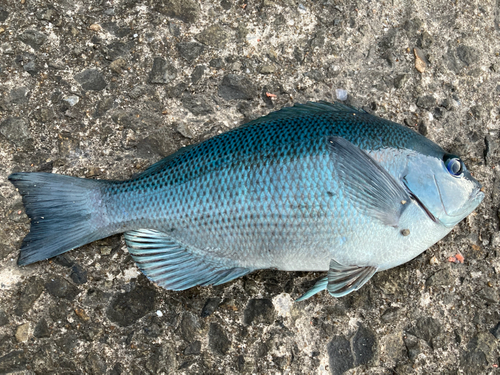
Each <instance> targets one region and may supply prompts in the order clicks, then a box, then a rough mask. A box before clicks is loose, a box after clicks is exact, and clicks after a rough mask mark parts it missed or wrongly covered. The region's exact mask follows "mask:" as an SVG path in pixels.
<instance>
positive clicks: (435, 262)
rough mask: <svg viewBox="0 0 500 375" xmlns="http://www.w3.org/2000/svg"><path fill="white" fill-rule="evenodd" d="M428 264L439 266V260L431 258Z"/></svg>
mask: <svg viewBox="0 0 500 375" xmlns="http://www.w3.org/2000/svg"><path fill="white" fill-rule="evenodd" d="M429 263H430V264H432V265H436V264H439V260H438V258H436V257H435V256H433V257H432V258H431V259H430V260H429Z"/></svg>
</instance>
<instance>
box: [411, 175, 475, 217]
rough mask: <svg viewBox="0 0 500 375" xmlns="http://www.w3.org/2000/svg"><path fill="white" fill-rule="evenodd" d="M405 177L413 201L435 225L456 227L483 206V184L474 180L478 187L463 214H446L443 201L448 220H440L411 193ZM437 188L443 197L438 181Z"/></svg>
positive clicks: (464, 207) (462, 210) (466, 204)
mask: <svg viewBox="0 0 500 375" xmlns="http://www.w3.org/2000/svg"><path fill="white" fill-rule="evenodd" d="M405 177H406V176H405ZM405 177H403V179H402V182H403V185H404V187H405V189H406V191H407V192H408V194H409V195H410V197H411V199H413V200H414V201H415V202H416V203H417V204H418V205H419V206H420V208H422V210H424V212H425V213H426V214H427V216H428V217H429V219H431V220H432V221H433V222H435V223H440V224H442V225H444V226H445V227H454V226H455V225H456V224H458V223H459V222H460V221H462V220H463V219H464V218H466V217H467V216H468V215H469V214H470V213H471V212H472V211H473V210H474V209H475V208H476V207H477V206H479V204H481V202H482V200H483V199H484V192H483V188H482V186H481V184H480V183H479V182H478V181H476V180H474V182H475V184H476V187H475V188H474V189H473V190H472V192H471V193H470V195H469V198H468V199H467V201H466V203H465V204H464V205H463V207H462V209H461V213H460V214H458V215H450V214H448V213H447V212H446V207H445V205H444V203H443V202H442V201H441V203H442V208H443V212H444V213H445V214H446V218H441V219H439V218H438V217H436V216H435V215H434V214H433V213H432V211H431V210H430V209H429V208H428V207H426V206H425V204H424V203H423V202H422V200H420V199H419V197H418V196H417V195H416V194H415V193H413V192H412V191H411V189H410V187H409V186H408V183H407V181H406V178H405ZM436 188H437V189H438V194H439V195H441V192H440V191H439V185H438V183H437V181H436Z"/></svg>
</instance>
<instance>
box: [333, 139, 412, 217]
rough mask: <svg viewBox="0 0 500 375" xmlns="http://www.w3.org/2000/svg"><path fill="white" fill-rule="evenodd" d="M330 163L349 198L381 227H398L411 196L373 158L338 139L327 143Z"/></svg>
mask: <svg viewBox="0 0 500 375" xmlns="http://www.w3.org/2000/svg"><path fill="white" fill-rule="evenodd" d="M327 142H328V149H329V151H330V155H331V160H332V161H333V163H334V164H335V167H336V169H337V170H338V175H339V178H340V180H341V181H342V182H343V184H344V189H345V191H346V192H347V194H349V197H350V198H351V199H352V200H353V201H355V202H356V203H357V204H359V206H360V207H363V208H365V209H366V210H367V211H368V213H369V214H370V215H371V216H373V217H376V218H377V219H379V220H381V221H382V222H383V223H384V224H386V225H390V226H393V227H397V225H398V223H399V218H400V216H401V214H402V213H403V211H404V210H405V209H406V207H407V206H408V204H409V202H410V196H409V195H408V193H407V192H406V191H405V189H404V188H403V186H402V185H401V184H399V183H398V182H397V181H396V180H395V179H394V177H392V175H390V174H389V172H387V171H386V170H385V169H384V168H383V167H381V166H380V165H379V164H378V163H377V162H376V161H375V160H374V159H373V158H372V157H370V156H369V155H368V154H367V153H366V152H364V151H362V150H361V149H360V148H359V147H357V146H355V145H354V144H352V143H351V142H349V141H347V140H346V139H344V138H340V137H330V138H328V140H327Z"/></svg>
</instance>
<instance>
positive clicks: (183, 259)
mask: <svg viewBox="0 0 500 375" xmlns="http://www.w3.org/2000/svg"><path fill="white" fill-rule="evenodd" d="M125 241H126V243H127V247H128V249H129V252H130V254H131V255H132V258H133V259H134V261H135V262H136V263H137V266H138V267H139V269H140V270H141V271H142V273H144V275H146V276H147V277H148V278H149V279H150V280H152V281H153V282H155V283H156V284H158V285H159V286H161V287H163V288H165V289H170V290H185V289H189V288H192V287H194V286H197V285H220V284H223V283H227V282H228V281H231V280H233V279H236V278H238V277H241V276H244V275H246V274H247V273H250V272H252V271H253V270H252V269H248V268H244V267H238V266H237V265H236V264H234V263H233V262H231V261H230V260H226V259H217V258H213V257H211V256H209V255H205V254H200V252H198V251H194V249H189V248H188V247H186V246H184V245H182V244H180V243H178V242H177V241H176V240H174V239H173V238H171V237H170V236H168V235H167V234H165V233H163V232H159V231H156V230H150V229H141V230H134V231H130V232H126V233H125ZM232 263H233V264H232Z"/></svg>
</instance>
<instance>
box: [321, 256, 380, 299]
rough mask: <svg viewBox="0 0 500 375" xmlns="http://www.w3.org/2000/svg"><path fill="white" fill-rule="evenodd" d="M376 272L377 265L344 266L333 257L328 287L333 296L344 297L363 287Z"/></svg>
mask: <svg viewBox="0 0 500 375" xmlns="http://www.w3.org/2000/svg"><path fill="white" fill-rule="evenodd" d="M376 272H377V268H376V267H371V266H365V267H359V266H344V265H342V264H340V263H338V262H337V261H336V260H334V259H332V260H331V261H330V270H329V271H328V276H327V279H328V285H327V287H326V288H327V289H328V292H329V293H330V294H331V295H332V296H334V297H337V298H338V297H343V296H345V295H347V294H349V293H351V292H353V291H355V290H358V289H359V288H361V287H362V286H363V285H364V284H365V283H366V282H367V281H368V280H370V279H371V277H372V276H373V275H375V273H376Z"/></svg>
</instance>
